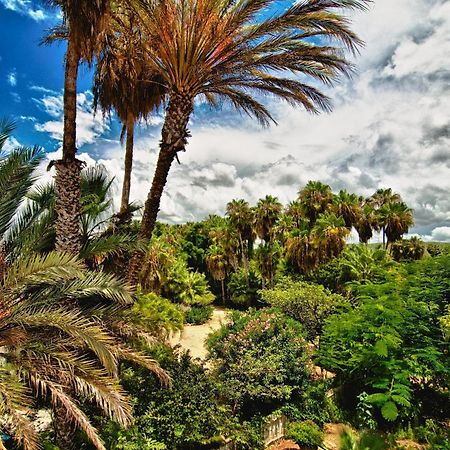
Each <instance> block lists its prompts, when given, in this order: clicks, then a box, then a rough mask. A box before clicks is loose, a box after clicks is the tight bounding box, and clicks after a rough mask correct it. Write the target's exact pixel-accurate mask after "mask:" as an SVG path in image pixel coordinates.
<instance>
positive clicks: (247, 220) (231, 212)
mask: <svg viewBox="0 0 450 450" xmlns="http://www.w3.org/2000/svg"><path fill="white" fill-rule="evenodd" d="M227 216H228V217H229V220H230V225H231V226H232V227H234V229H235V230H236V232H237V235H238V239H239V246H240V253H241V255H240V256H241V260H242V263H243V266H244V270H245V273H246V276H247V277H248V271H249V266H248V264H249V257H250V255H249V249H250V245H253V235H254V231H253V220H254V217H253V211H252V209H251V208H250V205H249V204H248V202H247V201H245V200H243V199H239V200H232V201H231V202H229V203H228V204H227Z"/></svg>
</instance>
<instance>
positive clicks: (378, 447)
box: [339, 431, 391, 450]
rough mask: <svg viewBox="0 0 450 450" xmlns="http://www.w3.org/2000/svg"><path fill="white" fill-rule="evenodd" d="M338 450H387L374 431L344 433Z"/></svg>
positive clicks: (384, 442) (380, 436)
mask: <svg viewBox="0 0 450 450" xmlns="http://www.w3.org/2000/svg"><path fill="white" fill-rule="evenodd" d="M340 438H341V443H340V446H339V450H387V449H388V448H391V447H388V445H387V443H386V440H385V439H384V438H383V436H382V435H380V434H378V433H376V432H374V431H363V432H362V433H361V434H358V433H354V432H353V431H344V432H343V433H342V434H341V436H340Z"/></svg>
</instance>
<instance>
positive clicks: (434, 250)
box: [427, 243, 450, 256]
mask: <svg viewBox="0 0 450 450" xmlns="http://www.w3.org/2000/svg"><path fill="white" fill-rule="evenodd" d="M427 252H428V254H429V255H430V256H441V255H448V254H449V253H450V245H449V244H436V243H429V244H427Z"/></svg>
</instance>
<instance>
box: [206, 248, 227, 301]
mask: <svg viewBox="0 0 450 450" xmlns="http://www.w3.org/2000/svg"><path fill="white" fill-rule="evenodd" d="M206 267H207V268H208V271H209V273H210V274H211V276H212V277H213V278H214V280H216V281H219V282H220V287H221V291H222V302H223V303H225V300H226V292H225V280H226V278H227V275H228V270H229V261H228V256H227V254H226V251H225V249H224V248H223V247H220V246H219V245H215V244H214V245H212V246H211V247H209V249H208V253H207V254H206Z"/></svg>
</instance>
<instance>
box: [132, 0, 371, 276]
mask: <svg viewBox="0 0 450 450" xmlns="http://www.w3.org/2000/svg"><path fill="white" fill-rule="evenodd" d="M137 3H138V5H139V7H138V9H137V15H138V17H139V19H140V21H141V24H140V25H141V29H142V33H143V34H144V37H145V41H146V47H145V50H146V52H147V57H148V60H149V63H150V64H151V65H152V67H154V69H155V70H156V71H157V72H158V73H159V74H160V75H161V76H162V77H163V79H164V83H165V86H166V88H167V90H168V92H169V93H170V94H169V96H168V97H169V98H168V106H167V110H166V116H165V121H164V125H163V128H162V139H161V145H160V152H159V157H158V162H157V166H156V171H155V174H154V178H153V182H152V187H151V189H150V192H149V195H148V199H147V201H146V203H145V208H144V213H143V218H142V223H141V231H140V237H141V238H147V239H149V238H150V236H151V234H152V232H153V228H154V225H155V221H156V217H157V214H158V210H159V207H160V200H161V195H162V192H163V189H164V186H165V184H166V180H167V177H168V173H169V171H170V167H171V165H172V163H173V161H174V159H175V158H176V157H177V155H178V153H179V152H180V151H183V150H185V148H186V144H187V139H188V136H189V133H188V130H187V128H188V123H189V119H190V117H191V114H192V112H193V109H194V100H195V98H196V97H198V96H199V95H203V96H204V97H205V98H206V99H207V101H208V102H209V103H210V104H211V105H213V106H215V105H217V103H218V101H220V100H226V101H228V102H230V103H231V105H233V106H234V107H235V108H237V109H240V110H241V111H244V112H246V113H248V114H250V115H252V116H254V117H256V119H257V120H258V121H259V122H260V123H262V124H265V125H266V124H268V123H269V122H271V121H273V120H274V119H273V117H272V115H271V113H270V111H269V110H268V109H267V108H266V107H265V106H263V105H262V104H261V103H259V102H258V100H256V98H255V97H254V96H252V95H251V94H252V93H255V94H256V93H260V94H263V95H266V94H272V95H275V96H276V97H278V98H281V99H284V100H286V101H287V102H289V103H291V104H293V105H300V106H303V107H305V108H306V109H307V110H308V111H311V112H317V111H319V110H329V109H330V103H329V99H328V98H327V97H326V96H325V95H324V94H323V93H321V92H320V91H319V90H318V89H316V88H314V87H312V86H311V85H308V84H306V83H303V82H301V81H299V80H295V79H293V78H292V77H287V76H286V77H285V75H287V74H288V73H292V72H293V73H295V74H302V75H305V76H306V77H308V78H312V79H316V80H319V81H322V82H325V83H333V82H334V80H335V79H336V78H337V76H338V75H339V74H342V73H343V74H348V73H349V72H350V63H349V62H348V61H347V60H346V59H345V58H344V57H343V56H342V53H340V52H339V51H338V45H340V44H342V45H343V46H345V47H346V48H348V49H350V50H352V51H355V50H356V49H357V47H358V46H359V44H360V43H361V41H360V40H359V39H358V37H357V36H356V34H355V33H353V32H352V31H351V30H350V28H349V26H348V21H347V20H346V19H345V18H344V17H343V16H342V15H341V14H340V13H339V12H336V11H338V9H339V8H345V9H352V8H364V7H365V6H366V1H364V0H345V1H339V0H336V1H332V2H330V1H325V2H319V3H317V2H315V1H307V2H302V3H295V4H294V5H292V6H291V7H289V8H287V9H285V10H282V11H281V12H279V13H274V14H270V15H269V16H267V15H264V14H263V13H264V12H265V11H268V10H269V7H270V6H272V5H273V4H274V0H269V1H264V2H259V1H256V0H246V1H244V2H238V3H235V2H217V1H216V0H206V1H203V0H201V1H200V0H182V1H178V0H169V1H167V0H164V1H162V0H158V1H153V0H141V1H139V2H137ZM261 17H265V18H264V19H261ZM313 36H327V37H329V38H331V39H332V41H334V42H335V43H336V46H333V45H332V44H328V45H326V46H324V45H321V44H320V43H319V42H320V41H317V42H316V41H314V40H311V39H310V38H311V37H313ZM140 262H141V261H140V256H139V255H138V254H136V255H135V257H134V258H133V260H132V263H131V265H130V270H129V272H130V275H129V279H130V280H131V281H133V282H135V281H136V279H137V273H138V267H139V265H140Z"/></svg>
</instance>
